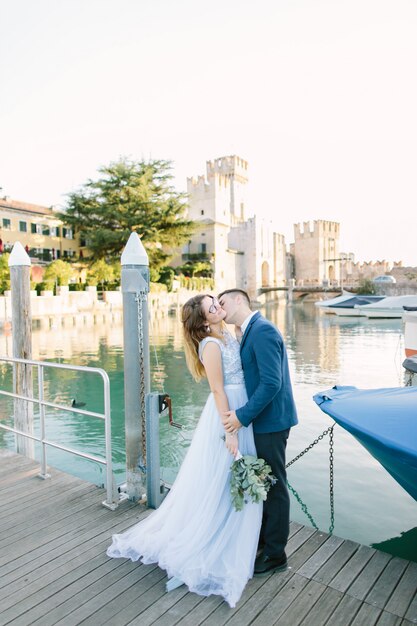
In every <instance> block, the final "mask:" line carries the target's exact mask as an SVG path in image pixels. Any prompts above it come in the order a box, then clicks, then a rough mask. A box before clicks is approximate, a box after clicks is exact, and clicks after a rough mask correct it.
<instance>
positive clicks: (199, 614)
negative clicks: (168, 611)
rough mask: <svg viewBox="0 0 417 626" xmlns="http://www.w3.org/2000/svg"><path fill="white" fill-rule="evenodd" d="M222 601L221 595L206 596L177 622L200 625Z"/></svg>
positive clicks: (182, 624) (183, 624)
mask: <svg viewBox="0 0 417 626" xmlns="http://www.w3.org/2000/svg"><path fill="white" fill-rule="evenodd" d="M222 602H223V600H222V598H220V597H219V596H209V597H208V598H204V599H203V601H202V602H200V603H199V604H197V606H196V607H195V608H194V609H193V610H192V611H190V612H189V613H188V615H185V616H184V617H183V618H182V619H181V620H180V621H179V622H177V623H178V624H180V625H181V626H200V624H202V623H203V622H204V620H205V619H207V618H208V617H209V616H210V615H211V614H212V613H213V611H215V610H216V609H217V607H218V606H219V605H220V604H221V603H222ZM140 623H141V622H140V621H138V622H137V625H138V626H140Z"/></svg>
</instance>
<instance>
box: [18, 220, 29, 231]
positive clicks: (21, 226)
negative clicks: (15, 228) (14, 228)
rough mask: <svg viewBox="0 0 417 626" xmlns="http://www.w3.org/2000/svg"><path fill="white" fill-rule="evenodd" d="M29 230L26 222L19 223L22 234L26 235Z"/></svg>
mask: <svg viewBox="0 0 417 626" xmlns="http://www.w3.org/2000/svg"><path fill="white" fill-rule="evenodd" d="M27 229H28V225H27V223H26V222H19V230H20V232H21V233H26V232H27Z"/></svg>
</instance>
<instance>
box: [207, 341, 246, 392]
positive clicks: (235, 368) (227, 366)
mask: <svg viewBox="0 0 417 626" xmlns="http://www.w3.org/2000/svg"><path fill="white" fill-rule="evenodd" d="M224 339H225V341H224V342H223V341H220V339H216V338H215V337H205V338H204V339H203V340H202V341H200V346H199V350H198V355H199V357H200V360H201V362H203V350H204V346H205V345H206V344H207V343H208V342H209V341H214V342H215V343H217V345H219V346H220V350H221V353H222V366H223V378H224V384H225V385H238V384H244V382H245V380H244V378H243V370H242V363H241V361H240V346H239V343H238V342H237V341H236V339H235V338H234V337H233V336H232V335H231V334H230V333H229V332H225V334H224Z"/></svg>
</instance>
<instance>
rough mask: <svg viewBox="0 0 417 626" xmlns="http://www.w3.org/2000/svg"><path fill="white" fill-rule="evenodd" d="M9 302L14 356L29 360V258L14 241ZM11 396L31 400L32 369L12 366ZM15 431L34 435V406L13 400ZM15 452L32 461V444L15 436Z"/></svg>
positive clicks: (17, 364) (30, 403) (26, 438)
mask: <svg viewBox="0 0 417 626" xmlns="http://www.w3.org/2000/svg"><path fill="white" fill-rule="evenodd" d="M9 267H10V284H11V292H12V295H11V300H12V343H13V356H14V357H17V358H19V359H31V358H32V314H31V308H30V258H29V255H28V254H27V252H26V250H25V249H24V247H23V246H22V244H21V243H20V242H19V241H17V242H16V243H15V244H14V246H13V250H12V252H11V254H10V258H9ZM13 389H14V393H16V394H19V395H22V396H26V397H27V398H33V379H32V366H31V365H25V364H24V363H15V364H14V367H13ZM14 427H15V428H16V430H20V431H22V432H24V433H27V434H28V435H33V403H32V402H28V401H26V400H19V399H17V398H16V399H15V400H14ZM16 451H17V452H18V453H19V454H23V455H25V456H28V457H30V458H34V456H35V455H34V442H33V440H32V439H29V438H28V437H23V436H21V435H16Z"/></svg>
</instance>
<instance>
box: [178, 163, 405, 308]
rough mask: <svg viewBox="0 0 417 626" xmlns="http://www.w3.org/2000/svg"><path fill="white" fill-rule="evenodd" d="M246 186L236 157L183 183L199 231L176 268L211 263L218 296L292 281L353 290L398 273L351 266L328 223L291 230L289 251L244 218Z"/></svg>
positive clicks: (269, 231) (264, 225) (261, 222)
mask: <svg viewBox="0 0 417 626" xmlns="http://www.w3.org/2000/svg"><path fill="white" fill-rule="evenodd" d="M247 186H248V162H247V161H245V160H244V159H242V158H240V157H239V156H236V155H232V156H224V157H220V158H217V159H214V160H213V161H207V163H206V174H205V175H201V176H197V177H191V178H188V179H187V192H188V195H189V218H190V219H192V220H194V221H195V222H197V223H198V229H197V231H196V232H195V233H194V235H193V237H192V238H191V239H190V241H189V242H188V244H187V245H186V246H184V247H183V249H182V254H181V258H177V259H176V262H175V264H176V265H179V264H180V263H184V262H186V261H187V260H197V259H198V260H205V261H208V262H210V264H211V265H212V268H213V277H214V280H215V285H216V290H218V291H221V290H223V289H228V288H230V287H236V286H237V287H240V288H242V289H245V290H246V291H247V292H248V293H249V294H250V296H251V297H252V298H256V297H257V296H258V295H259V292H260V290H262V289H268V288H269V289H276V288H280V287H285V286H287V285H288V284H289V281H290V280H292V279H295V285H297V286H306V287H308V286H312V287H313V286H316V287H317V286H320V285H323V286H326V287H327V286H335V287H336V286H337V287H340V286H343V285H347V284H350V285H352V286H354V285H357V284H358V283H359V282H360V280H362V279H364V278H373V277H375V276H378V275H380V274H386V273H387V272H390V271H391V270H392V271H395V269H398V268H400V267H401V263H395V264H390V263H388V262H387V261H377V262H370V263H355V259H354V255H353V254H352V253H345V252H341V251H340V241H339V240H340V224H339V223H337V222H333V221H329V220H315V221H314V222H313V224H311V223H310V222H304V223H303V224H295V225H294V242H293V243H291V245H290V246H289V249H288V250H287V246H286V242H285V238H284V235H282V234H280V233H277V232H275V231H274V229H273V227H272V223H271V222H270V221H267V220H265V219H260V218H259V217H256V216H254V217H249V218H248V217H247V188H248V187H247Z"/></svg>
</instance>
